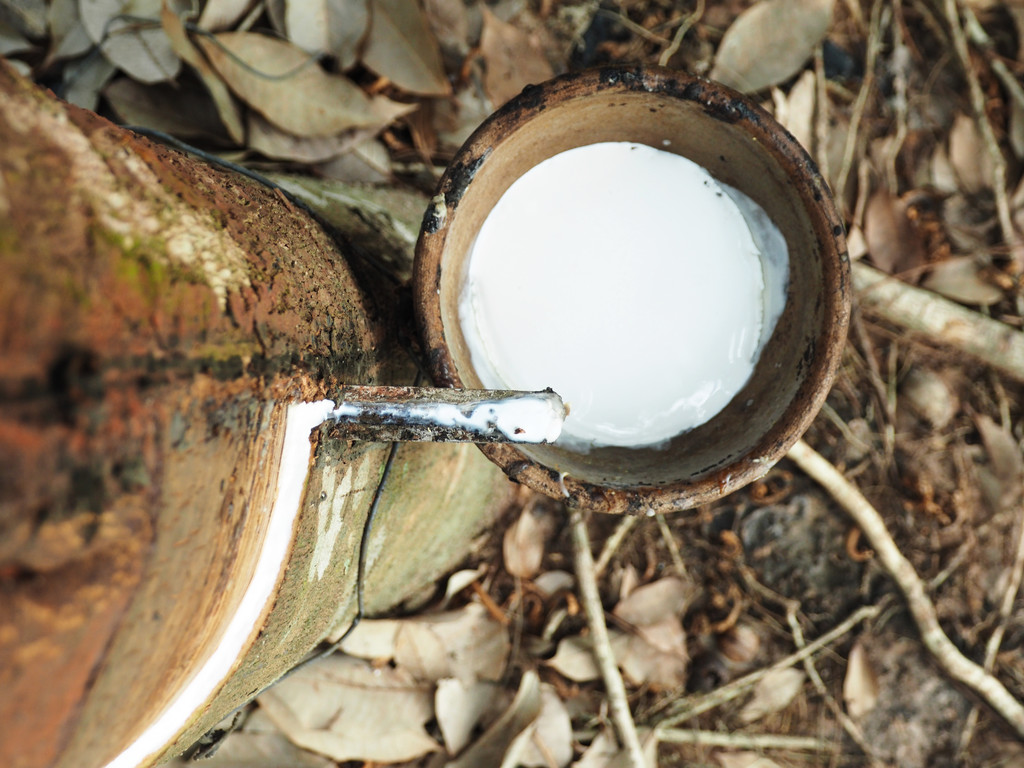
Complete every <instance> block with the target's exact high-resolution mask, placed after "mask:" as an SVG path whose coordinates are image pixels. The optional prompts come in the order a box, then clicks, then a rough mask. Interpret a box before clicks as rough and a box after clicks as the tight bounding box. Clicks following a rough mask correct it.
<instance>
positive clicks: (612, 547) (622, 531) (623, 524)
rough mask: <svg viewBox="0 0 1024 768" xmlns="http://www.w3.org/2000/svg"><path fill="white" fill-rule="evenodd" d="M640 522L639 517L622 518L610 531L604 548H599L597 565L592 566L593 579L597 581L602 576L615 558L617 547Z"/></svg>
mask: <svg viewBox="0 0 1024 768" xmlns="http://www.w3.org/2000/svg"><path fill="white" fill-rule="evenodd" d="M639 521H640V518H639V517H633V516H632V515H628V516H626V517H623V518H622V520H620V521H619V524H618V525H617V526H616V528H615V530H614V531H612V535H611V536H609V537H608V539H607V541H605V543H604V547H602V548H601V554H600V555H599V556H598V558H597V563H596V564H595V565H594V574H595V578H597V579H599V578H601V576H602V575H603V574H604V572H605V569H606V568H608V565H609V564H610V563H611V561H612V558H613V557H615V553H616V552H618V550H619V547H620V546H622V542H623V540H625V538H626V535H627V534H628V533H629V532H630V531H631V530H633V526H634V525H636V524H637V523H638V522H639Z"/></svg>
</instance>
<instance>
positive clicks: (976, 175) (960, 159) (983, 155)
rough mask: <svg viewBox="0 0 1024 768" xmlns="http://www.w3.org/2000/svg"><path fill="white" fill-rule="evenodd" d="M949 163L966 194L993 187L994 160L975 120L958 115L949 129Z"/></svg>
mask: <svg viewBox="0 0 1024 768" xmlns="http://www.w3.org/2000/svg"><path fill="white" fill-rule="evenodd" d="M949 163H950V165H951V166H952V167H953V171H954V173H956V177H957V179H958V180H959V182H960V188H961V189H962V190H963V191H965V192H980V191H981V190H983V189H987V188H990V187H991V186H992V160H991V158H990V157H989V154H988V150H986V149H985V142H984V141H983V139H982V138H981V131H979V130H978V126H977V124H976V123H975V122H974V120H973V118H970V117H968V116H967V115H957V118H956V120H954V121H953V127H952V128H950V129H949Z"/></svg>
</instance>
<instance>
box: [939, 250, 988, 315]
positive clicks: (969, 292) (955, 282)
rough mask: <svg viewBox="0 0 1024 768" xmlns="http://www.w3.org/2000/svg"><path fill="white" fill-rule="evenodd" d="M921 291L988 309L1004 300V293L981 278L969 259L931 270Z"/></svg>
mask: <svg viewBox="0 0 1024 768" xmlns="http://www.w3.org/2000/svg"><path fill="white" fill-rule="evenodd" d="M921 287H922V288H927V289H928V290H929V291H934V292H935V293H938V294H940V295H941V296H945V297H946V298H947V299H952V300H953V301H959V302H960V303H962V304H976V305H979V306H982V307H989V306H992V305H993V304H996V303H998V302H1000V301H1002V300H1003V298H1004V294H1003V290H1002V289H1001V288H999V287H998V286H995V285H993V284H992V283H990V282H988V281H987V280H985V279H983V278H982V276H981V273H980V271H979V268H978V264H977V262H976V261H975V260H974V259H973V258H971V257H970V256H956V257H954V258H951V259H946V260H945V261H942V262H939V263H938V264H936V265H935V266H933V267H932V269H931V271H930V272H929V273H928V277H926V278H925V279H924V282H923V283H922V284H921Z"/></svg>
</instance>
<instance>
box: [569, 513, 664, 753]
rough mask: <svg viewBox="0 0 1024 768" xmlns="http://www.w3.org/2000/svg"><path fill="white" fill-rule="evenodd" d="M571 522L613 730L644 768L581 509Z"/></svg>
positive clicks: (583, 598) (582, 591)
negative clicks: (613, 726)
mask: <svg viewBox="0 0 1024 768" xmlns="http://www.w3.org/2000/svg"><path fill="white" fill-rule="evenodd" d="M570 524H571V525H572V543H573V552H574V557H575V563H576V580H577V581H578V582H579V586H580V600H581V601H582V603H583V610H584V612H585V613H586V614H587V625H588V626H589V627H590V635H591V638H592V640H593V643H594V658H595V660H596V661H597V666H598V669H600V670H601V677H602V679H603V680H604V687H605V690H606V692H607V693H608V708H609V710H610V711H611V715H612V722H613V724H614V725H615V732H616V733H617V735H618V737H619V743H620V744H621V745H622V746H623V747H624V748H625V750H626V754H627V755H628V757H629V766H630V768H647V763H646V761H645V760H644V751H643V747H641V745H640V737H639V736H638V735H637V732H636V724H635V723H634V722H633V715H632V714H631V713H630V711H629V700H628V699H627V698H626V686H625V684H624V683H623V682H622V675H620V674H619V668H618V666H616V664H615V654H614V653H613V651H612V644H611V640H610V639H609V637H608V626H607V625H606V624H605V622H604V606H603V605H602V604H601V595H600V594H599V593H598V591H597V575H596V573H595V570H594V557H593V555H592V554H591V551H590V534H589V533H588V532H587V522H586V520H584V519H583V513H582V512H580V510H578V509H574V510H573V511H572V514H571V517H570Z"/></svg>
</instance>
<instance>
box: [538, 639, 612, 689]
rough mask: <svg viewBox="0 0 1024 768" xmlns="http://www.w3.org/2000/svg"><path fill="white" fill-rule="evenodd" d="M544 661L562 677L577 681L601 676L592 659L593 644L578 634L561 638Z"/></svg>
mask: <svg viewBox="0 0 1024 768" xmlns="http://www.w3.org/2000/svg"><path fill="white" fill-rule="evenodd" d="M608 631H609V633H610V634H611V633H612V632H613V630H611V629H609V630H608ZM616 634H619V635H621V633H616ZM545 663H546V664H547V666H549V667H551V668H552V669H554V670H555V671H556V672H558V674H560V675H562V677H566V678H568V679H569V680H572V681H574V682H577V683H585V682H588V681H590V680H597V679H598V678H599V677H600V676H601V670H600V669H598V667H597V661H595V659H594V650H593V644H592V643H591V642H590V641H589V640H588V639H587V638H583V637H579V636H578V635H573V636H571V637H564V638H562V639H561V640H560V641H559V643H558V650H556V651H555V655H554V656H552V657H551V658H550V659H548V660H547V661H546V662H545Z"/></svg>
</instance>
